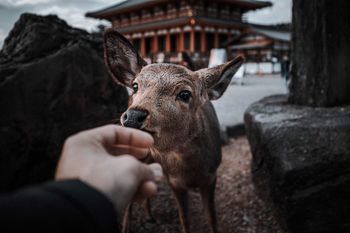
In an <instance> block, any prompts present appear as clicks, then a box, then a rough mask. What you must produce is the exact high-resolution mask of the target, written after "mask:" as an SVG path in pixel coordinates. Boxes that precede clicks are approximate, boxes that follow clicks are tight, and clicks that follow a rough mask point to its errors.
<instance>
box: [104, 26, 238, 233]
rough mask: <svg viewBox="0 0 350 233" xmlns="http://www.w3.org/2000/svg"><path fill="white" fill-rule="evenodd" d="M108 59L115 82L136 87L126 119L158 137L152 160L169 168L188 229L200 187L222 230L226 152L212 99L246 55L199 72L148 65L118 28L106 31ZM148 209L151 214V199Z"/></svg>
mask: <svg viewBox="0 0 350 233" xmlns="http://www.w3.org/2000/svg"><path fill="white" fill-rule="evenodd" d="M104 58H105V63H106V66H107V69H108V71H109V73H110V75H111V77H112V78H113V79H114V81H115V82H116V83H117V84H120V85H123V86H125V87H128V88H130V89H131V91H132V93H131V95H130V96H129V104H128V109H127V110H126V111H125V112H124V113H123V114H122V115H121V118H120V121H121V124H122V125H123V126H124V127H132V128H136V129H140V130H143V131H145V132H148V133H149V134H151V135H152V137H153V138H154V145H153V146H152V147H151V148H150V153H149V155H148V158H149V159H150V160H149V162H157V163H159V164H160V165H161V167H162V169H163V173H164V176H165V178H166V180H167V183H168V184H169V185H170V188H171V190H172V192H173V194H174V196H175V199H176V202H177V206H178V213H179V218H180V223H181V225H182V230H183V232H184V233H189V232H190V221H189V207H188V206H189V200H188V192H189V191H190V190H197V191H199V192H200V196H201V200H202V204H203V208H204V212H205V215H206V217H207V219H208V221H209V225H210V227H211V230H212V232H214V233H216V232H217V219H216V209H215V201H214V199H215V186H216V180H217V178H216V177H217V176H216V171H217V168H218V167H219V165H220V163H221V157H222V154H221V139H220V126H219V121H218V118H217V115H216V112H215V109H214V107H213V105H212V103H211V102H210V101H211V100H216V99H218V98H220V97H221V96H222V95H223V93H224V92H225V90H226V89H227V87H228V85H229V84H230V81H231V79H232V77H233V75H234V74H235V73H236V71H237V70H238V68H239V67H240V66H241V64H242V63H243V62H244V58H243V57H242V56H237V57H236V58H234V59H233V60H231V61H229V62H226V63H224V64H222V65H218V66H216V67H212V68H204V69H200V70H197V71H191V70H189V69H187V68H186V67H184V66H180V65H176V64H167V63H155V64H147V63H146V62H145V61H144V60H143V59H142V58H141V56H140V55H139V54H138V52H137V51H136V49H135V48H134V47H133V46H132V45H131V43H130V42H129V41H128V40H127V39H126V38H125V37H123V36H122V35H121V34H120V33H118V32H117V31H116V30H114V29H107V30H106V31H105V33H104ZM148 201H149V200H148ZM127 212H128V211H127ZM146 212H147V213H149V215H151V212H150V204H149V203H148V204H146ZM125 216H127V217H124V226H123V232H128V226H125V225H128V224H129V221H128V218H129V217H130V216H129V214H128V213H126V215H125Z"/></svg>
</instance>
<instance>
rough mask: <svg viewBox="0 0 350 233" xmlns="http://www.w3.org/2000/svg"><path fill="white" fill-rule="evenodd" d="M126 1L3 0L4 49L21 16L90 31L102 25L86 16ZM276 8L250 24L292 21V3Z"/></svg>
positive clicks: (255, 15) (283, 0)
mask: <svg viewBox="0 0 350 233" xmlns="http://www.w3.org/2000/svg"><path fill="white" fill-rule="evenodd" d="M121 1H123V0H0V47H2V44H3V40H4V39H5V38H6V36H7V34H8V32H9V31H10V30H11V28H12V27H13V24H14V23H15V22H16V20H17V19H18V18H19V16H20V14H21V13H24V12H31V13H36V14H40V15H47V14H57V15H58V16H59V17H60V18H62V19H64V20H66V21H67V22H68V23H69V24H70V25H73V26H75V27H80V28H84V29H87V30H88V31H91V30H93V29H94V28H96V26H97V25H99V24H101V23H104V24H106V23H107V22H101V21H99V20H94V19H91V18H86V17H85V16H84V15H85V13H86V12H88V11H95V10H99V9H101V8H104V7H106V6H110V5H113V4H115V3H118V2H121ZM270 1H271V2H272V3H273V7H270V8H267V9H263V10H257V11H254V12H250V13H248V14H246V16H247V19H248V21H249V22H252V23H258V24H273V23H286V22H290V21H291V7H292V6H291V5H292V3H291V1H292V0H270Z"/></svg>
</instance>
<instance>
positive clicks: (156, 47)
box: [152, 35, 158, 53]
mask: <svg viewBox="0 0 350 233" xmlns="http://www.w3.org/2000/svg"><path fill="white" fill-rule="evenodd" d="M152 51H153V52H154V53H158V35H154V37H153V46H152Z"/></svg>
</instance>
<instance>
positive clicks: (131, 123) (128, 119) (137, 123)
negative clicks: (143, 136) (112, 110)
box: [122, 109, 148, 129]
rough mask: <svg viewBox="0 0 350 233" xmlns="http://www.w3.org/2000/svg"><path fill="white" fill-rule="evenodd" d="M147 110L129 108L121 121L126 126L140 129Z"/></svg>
mask: <svg viewBox="0 0 350 233" xmlns="http://www.w3.org/2000/svg"><path fill="white" fill-rule="evenodd" d="M147 116H148V112H146V111H144V110H136V109H129V110H127V111H126V112H125V113H124V114H123V116H122V123H123V125H124V126H126V127H130V128H135V129H140V128H141V126H142V124H143V122H144V121H145V119H146V117H147Z"/></svg>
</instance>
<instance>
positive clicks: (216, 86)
mask: <svg viewBox="0 0 350 233" xmlns="http://www.w3.org/2000/svg"><path fill="white" fill-rule="evenodd" d="M243 62H244V58H243V57H242V56H238V57H236V58H234V59H233V60H231V61H229V62H226V63H224V64H222V65H218V66H215V67H212V68H205V69H201V70H198V71H196V73H198V75H199V77H200V79H201V80H202V82H203V83H204V86H205V88H206V89H207V93H208V96H209V99H211V100H216V99H219V98H220V97H221V96H222V94H224V92H225V91H226V88H227V87H228V85H229V84H230V82H231V79H232V77H233V75H234V74H235V73H236V72H237V70H238V69H239V67H240V66H241V65H242V64H243Z"/></svg>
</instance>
